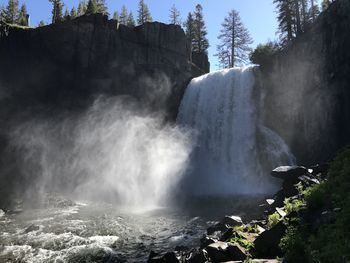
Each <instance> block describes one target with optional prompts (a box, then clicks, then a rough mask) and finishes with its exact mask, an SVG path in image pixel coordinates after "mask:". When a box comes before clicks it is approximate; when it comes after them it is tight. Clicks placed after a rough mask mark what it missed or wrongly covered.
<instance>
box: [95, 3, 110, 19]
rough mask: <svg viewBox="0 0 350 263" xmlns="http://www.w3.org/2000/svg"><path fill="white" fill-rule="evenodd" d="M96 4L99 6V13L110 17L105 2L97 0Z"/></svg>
mask: <svg viewBox="0 0 350 263" xmlns="http://www.w3.org/2000/svg"><path fill="white" fill-rule="evenodd" d="M96 4H97V13H101V14H104V15H107V16H108V15H109V14H108V8H107V5H106V1H105V0H96Z"/></svg>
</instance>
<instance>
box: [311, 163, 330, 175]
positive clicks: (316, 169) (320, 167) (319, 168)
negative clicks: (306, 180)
mask: <svg viewBox="0 0 350 263" xmlns="http://www.w3.org/2000/svg"><path fill="white" fill-rule="evenodd" d="M310 169H311V170H312V172H311V174H313V175H317V174H324V173H326V172H327V171H328V169H329V164H327V163H325V164H316V165H314V166H311V167H310Z"/></svg>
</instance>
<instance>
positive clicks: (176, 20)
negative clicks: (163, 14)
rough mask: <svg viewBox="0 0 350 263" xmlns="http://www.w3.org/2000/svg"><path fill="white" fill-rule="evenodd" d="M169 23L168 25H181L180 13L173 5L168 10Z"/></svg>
mask: <svg viewBox="0 0 350 263" xmlns="http://www.w3.org/2000/svg"><path fill="white" fill-rule="evenodd" d="M169 22H170V24H174V25H181V19H180V11H179V10H178V9H177V8H176V6H175V5H173V6H172V7H171V9H170V15H169Z"/></svg>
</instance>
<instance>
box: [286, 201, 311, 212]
mask: <svg viewBox="0 0 350 263" xmlns="http://www.w3.org/2000/svg"><path fill="white" fill-rule="evenodd" d="M283 203H284V211H285V212H286V213H287V214H290V213H291V212H298V211H299V210H300V209H302V208H304V207H305V205H306V203H305V201H304V200H300V199H293V200H292V199H290V198H286V199H285V200H284V202H283Z"/></svg>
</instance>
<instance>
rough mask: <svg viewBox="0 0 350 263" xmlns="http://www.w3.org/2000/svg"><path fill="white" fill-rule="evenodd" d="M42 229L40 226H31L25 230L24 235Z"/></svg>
mask: <svg viewBox="0 0 350 263" xmlns="http://www.w3.org/2000/svg"><path fill="white" fill-rule="evenodd" d="M39 229H40V227H39V226H37V225H34V224H31V225H30V226H28V227H27V228H26V229H25V230H24V233H26V234H27V233H29V232H33V231H38V230H39Z"/></svg>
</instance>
